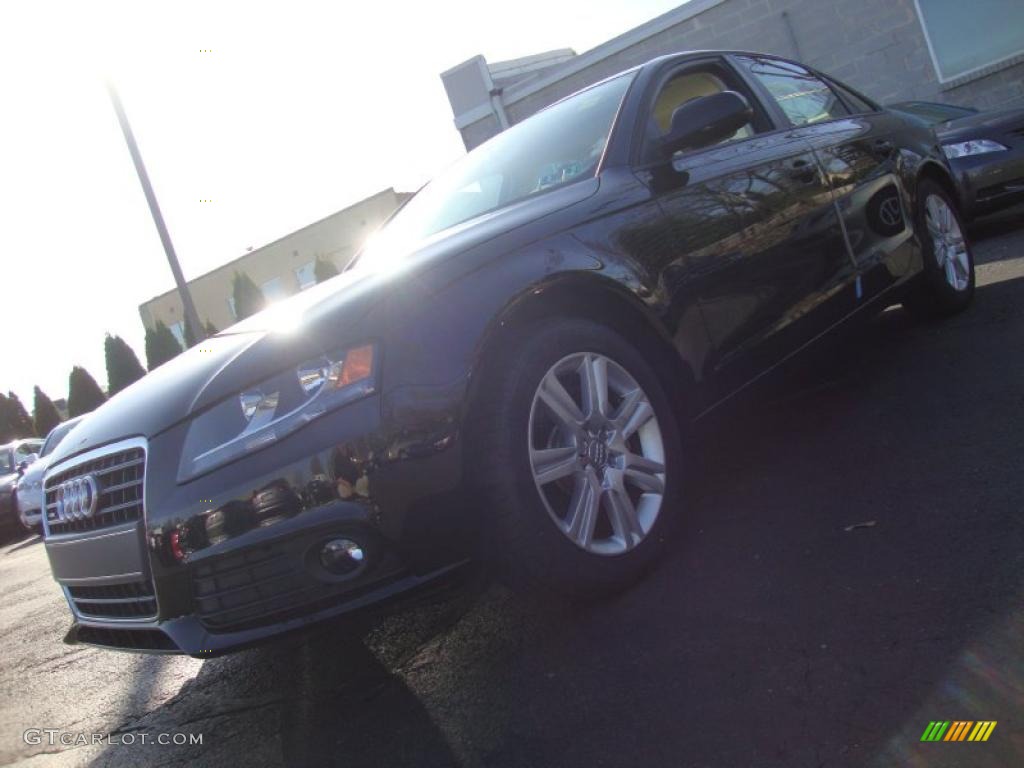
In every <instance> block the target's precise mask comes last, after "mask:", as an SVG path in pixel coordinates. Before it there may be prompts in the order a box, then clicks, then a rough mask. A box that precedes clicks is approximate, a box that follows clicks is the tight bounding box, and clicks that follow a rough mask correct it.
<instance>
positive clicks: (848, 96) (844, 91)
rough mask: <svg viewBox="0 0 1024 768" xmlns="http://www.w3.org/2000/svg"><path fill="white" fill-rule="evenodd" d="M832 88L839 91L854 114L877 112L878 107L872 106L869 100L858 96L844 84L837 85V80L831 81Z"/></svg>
mask: <svg viewBox="0 0 1024 768" xmlns="http://www.w3.org/2000/svg"><path fill="white" fill-rule="evenodd" d="M831 85H832V88H834V89H835V90H837V91H839V95H840V96H842V97H843V100H844V101H846V103H847V104H848V105H849V106H850V109H852V110H853V112H854V114H861V113H864V112H877V111H878V107H876V106H875V105H874V104H872V103H871V102H870V101H868V100H867V99H865V98H863V97H861V96H858V95H857V94H856V93H854V92H853V91H851V90H850V89H849V88H847V87H846V86H845V85H843V84H842V83H837V82H836V81H835V80H832V81H831Z"/></svg>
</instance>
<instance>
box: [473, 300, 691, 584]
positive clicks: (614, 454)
mask: <svg viewBox="0 0 1024 768" xmlns="http://www.w3.org/2000/svg"><path fill="white" fill-rule="evenodd" d="M487 383H488V392H486V393H485V394H484V396H483V398H482V399H484V400H485V401H486V402H485V403H483V404H482V407H481V408H480V412H479V413H477V414H476V420H477V423H478V424H479V425H480V427H481V429H480V430H479V434H480V440H479V442H478V444H477V447H478V454H477V456H478V458H477V461H476V466H477V470H478V479H479V481H480V482H481V484H482V486H483V488H484V495H485V498H486V502H487V505H486V506H487V513H488V514H487V523H488V525H487V530H488V533H489V534H490V535H489V537H488V543H489V544H490V547H489V554H490V555H491V556H493V557H494V558H495V559H496V560H497V561H498V562H499V564H500V569H499V572H500V573H501V574H503V575H504V576H506V578H507V580H508V581H510V582H512V583H513V584H514V585H523V586H533V587H540V588H543V589H545V590H555V591H558V592H561V593H565V594H574V595H580V594H588V593H594V592H602V591H608V590H614V589H616V588H621V587H624V586H627V585H628V584H629V583H631V582H632V581H633V580H635V579H636V578H637V577H638V576H640V575H641V574H642V573H643V572H644V571H645V570H646V569H647V568H648V567H649V566H650V565H651V564H652V563H653V562H654V560H655V559H656V558H657V556H658V554H659V553H660V551H661V549H662V548H663V546H664V544H665V541H666V538H667V536H668V534H669V531H670V529H671V528H672V525H673V523H674V521H675V517H676V515H677V513H678V509H677V508H676V502H677V499H678V492H679V486H680V484H681V482H682V478H681V471H680V470H681V461H680V454H681V449H680V433H679V427H678V424H677V421H676V416H675V410H674V409H673V408H672V407H671V404H670V401H669V399H668V395H667V394H666V387H665V386H664V384H663V383H662V381H661V380H660V379H659V377H658V375H657V374H656V373H655V370H654V368H653V367H652V366H651V364H650V363H649V362H648V361H647V360H646V359H645V358H644V356H643V355H642V354H641V353H640V352H639V351H638V350H637V349H636V348H635V347H634V346H633V345H631V344H629V343H627V342H626V341H625V340H624V339H623V338H622V337H621V336H619V335H618V334H616V333H615V332H614V331H612V330H610V329H608V328H606V327H604V326H601V325H597V324H595V323H591V322H587V321H582V320H573V319H558V320H548V321H546V322H545V323H544V324H543V325H537V326H532V327H530V328H528V329H524V330H523V331H522V332H521V333H519V334H518V340H517V341H516V342H515V343H514V344H513V349H512V350H510V354H507V355H505V356H504V357H503V360H502V362H501V363H500V364H498V365H496V366H494V370H492V371H490V373H489V376H488V378H487Z"/></svg>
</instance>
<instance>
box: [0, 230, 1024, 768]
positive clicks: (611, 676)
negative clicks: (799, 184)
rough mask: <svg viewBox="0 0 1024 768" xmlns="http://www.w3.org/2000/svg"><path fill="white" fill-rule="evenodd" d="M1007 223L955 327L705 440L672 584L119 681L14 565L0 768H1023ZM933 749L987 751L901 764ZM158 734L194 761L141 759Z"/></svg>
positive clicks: (472, 595) (384, 623)
mask: <svg viewBox="0 0 1024 768" xmlns="http://www.w3.org/2000/svg"><path fill="white" fill-rule="evenodd" d="M1021 222H1024V212H1021V211H1020V210H1018V211H1015V212H1012V213H1010V214H1008V215H1004V216H1002V217H998V218H996V219H994V220H989V221H987V222H984V223H983V224H981V225H979V226H977V227H976V228H975V237H976V240H977V246H976V250H977V260H978V269H977V274H978V288H977V297H976V302H975V304H974V306H973V307H972V308H971V309H970V310H969V311H967V312H966V313H964V314H962V315H960V316H958V317H956V318H954V319H952V320H949V321H946V322H943V323H938V324H931V323H919V322H915V321H913V320H912V319H911V318H910V317H909V316H908V315H907V314H906V313H905V312H903V310H902V309H899V308H893V309H890V310H888V311H886V312H884V313H882V314H881V315H880V316H879V317H877V318H876V319H874V320H873V321H871V322H870V323H868V324H867V325H866V326H865V327H862V328H860V329H858V330H857V331H856V332H855V333H852V334H850V337H849V338H846V339H844V340H843V341H842V342H841V343H837V344H834V345H832V346H830V347H829V348H827V349H826V350H824V351H821V352H819V353H816V354H815V355H812V356H809V357H808V358H807V359H806V360H804V361H802V362H801V363H800V364H799V365H796V366H792V370H789V371H786V372H785V373H784V374H781V375H779V376H778V377H776V381H774V383H773V385H772V386H771V387H769V388H767V389H766V391H765V392H763V393H760V394H758V395H756V396H754V397H751V398H748V399H747V400H746V401H745V402H743V403H740V404H737V405H736V406H735V407H734V408H731V409H730V411H729V412H728V413H726V414H724V415H723V416H722V417H720V418H719V419H718V420H717V421H716V422H715V425H714V429H712V430H709V434H708V435H707V436H706V437H705V438H704V439H703V440H702V441H701V445H700V460H699V472H698V477H697V478H695V487H694V492H693V503H692V506H691V508H689V509H687V510H685V511H682V510H681V511H680V514H685V515H686V519H685V523H684V525H683V526H682V530H681V532H680V534H679V536H678V538H677V540H676V541H674V542H673V546H672V547H671V550H670V553H669V556H668V557H667V558H666V560H665V561H664V563H663V564H662V565H661V566H660V567H659V568H658V569H657V570H656V571H655V572H654V573H652V574H651V575H650V576H649V577H648V578H647V579H646V580H645V581H643V582H641V583H640V584H638V585H637V586H636V587H635V588H633V589H631V590H629V591H628V592H626V593H624V594H622V595H620V596H618V597H616V598H615V599H612V600H610V601H606V602H602V603H596V604H584V605H566V604H564V603H559V602H557V601H552V600H545V599H543V598H541V597H538V596H530V597H524V596H520V595H516V594H512V593H510V592H508V591H507V590H505V589H504V588H502V587H499V586H495V585H488V584H486V583H482V582H480V581H478V580H476V579H474V578H469V579H467V583H466V584H465V585H463V586H461V587H459V588H458V589H456V590H453V591H451V592H449V593H447V594H443V595H439V596H437V597H435V598H433V599H432V600H430V601H429V602H427V603H425V604H423V605H418V606H416V607H415V608H413V609H412V610H410V611H408V612H404V613H401V614H397V615H394V616H391V617H388V618H384V619H375V620H373V621H370V620H364V621H362V622H361V623H360V626H359V627H344V626H342V627H330V628H326V629H322V630H319V631H316V632H314V633H312V634H310V635H306V636H302V637H297V638H292V639H289V640H287V641H285V642H280V643H277V644H273V645H269V646H266V647H262V648H258V649H254V650H250V651H246V652H243V653H239V654H236V655H233V656H228V657H224V658H219V659H210V660H205V661H200V660H195V659H189V658H181V657H166V656H139V655H134V654H126V653H117V652H110V651H103V650H97V649H93V648H89V647H85V646H66V645H63V644H62V642H61V639H62V637H63V635H64V633H65V631H66V630H67V627H68V624H69V614H68V611H67V607H66V604H65V602H64V600H63V597H62V596H61V594H60V592H59V590H58V589H57V587H56V585H55V584H54V582H53V581H52V580H51V579H50V576H49V571H48V568H47V564H46V558H45V554H44V552H43V548H42V546H41V545H40V542H39V540H38V538H28V539H24V540H22V541H19V542H8V543H7V544H5V545H4V546H3V547H2V548H0V589H2V600H0V648H2V655H0V762H2V763H16V764H19V765H29V766H36V765H104V766H106V765H110V766H134V765H141V764H151V765H161V766H177V765H196V766H223V765H234V764H241V763H244V764H245V765H317V766H319V765H339V766H374V767H377V766H385V767H388V766H447V765H461V766H531V768H540V767H546V766H556V767H559V768H560V767H561V766H587V767H593V766H615V767H616V768H618V767H619V766H644V767H645V768H657V767H660V766H673V767H676V766H679V767H684V766H693V767H695V768H696V767H705V766H706V767H708V768H710V767H712V766H713V767H715V768H719V767H721V766H787V767H789V766H808V767H811V766H814V767H816V766H880V767H881V766H886V767H887V766H896V765H900V766H999V767H1000V768H1002V767H1003V766H1016V765H1024V602H1022V597H1024V515H1022V499H1024V226H1022V225H1021ZM935 720H943V721H945V720H949V721H957V720H961V721H981V720H993V721H996V722H997V725H996V727H995V728H994V730H993V731H992V735H991V737H990V738H989V740H988V741H987V742H984V743H970V742H964V743H951V742H938V743H922V742H921V741H920V738H921V735H922V733H923V732H924V730H925V728H926V727H927V726H928V724H929V722H931V721H935ZM27 729H39V730H40V732H39V733H38V734H37V733H36V732H35V731H31V730H30V731H29V732H28V734H26V730H27ZM42 729H57V730H58V731H60V732H61V733H65V734H70V735H68V736H64V737H63V738H64V739H65V740H66V741H71V742H72V743H66V744H62V743H60V739H61V737H60V735H59V734H57V733H54V734H53V737H52V738H53V740H54V742H55V743H53V744H51V743H50V738H51V737H50V735H49V734H47V733H46V732H44V731H43V730H42ZM94 733H95V734H99V735H100V737H99V738H98V742H97V743H91V741H92V739H93V737H92V736H91V734H94ZM78 734H83V735H78ZM180 734H185V736H184V738H185V739H186V740H187V739H188V738H196V737H201V739H202V744H201V745H198V744H188V743H186V744H174V743H171V744H161V743H157V742H158V740H163V741H172V742H173V741H174V740H175V739H177V740H178V741H180V740H181V739H182V738H183V737H182V736H181V735H180ZM83 741H84V742H86V743H83ZM143 741H146V742H148V743H143Z"/></svg>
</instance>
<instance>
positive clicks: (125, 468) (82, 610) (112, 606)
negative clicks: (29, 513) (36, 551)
mask: <svg viewBox="0 0 1024 768" xmlns="http://www.w3.org/2000/svg"><path fill="white" fill-rule="evenodd" d="M147 450H148V445H147V442H146V439H145V438H142V437H136V438H130V439H128V440H121V441H119V442H117V443H111V444H108V445H105V446H102V447H100V448H95V449H93V450H90V451H86V452H85V453H82V454H80V455H78V456H74V457H72V458H70V459H67V460H66V461H63V462H61V463H60V464H57V465H55V466H52V467H49V468H48V469H47V471H46V474H45V476H44V477H43V500H44V514H43V515H42V524H43V535H44V538H45V539H46V545H47V547H50V548H52V547H59V548H63V547H64V546H72V547H73V546H75V544H76V543H84V542H86V541H95V540H97V539H104V538H108V537H112V536H127V538H130V539H132V540H133V542H132V544H131V546H135V547H140V548H142V549H143V551H142V553H141V554H142V558H143V562H145V561H146V559H147V558H146V553H145V551H144V547H143V545H142V541H143V538H144V537H143V536H142V533H141V532H139V526H140V525H143V524H144V520H145V497H146V492H145V491H146V458H147ZM85 474H91V475H92V476H93V477H94V478H95V479H96V482H97V483H98V485H99V492H98V496H99V502H98V504H97V507H96V511H95V513H94V514H93V515H92V516H91V517H87V518H85V519H79V520H73V521H59V520H57V519H56V515H55V511H56V510H55V508H56V499H55V498H54V495H55V491H54V489H55V488H56V487H57V486H58V485H59V484H60V483H63V482H66V481H68V480H70V479H73V478H75V477H81V476H83V475H85ZM119 495H120V498H119ZM130 534H131V535H130ZM125 546H128V544H127V542H126V544H125ZM143 569H144V570H145V571H147V573H141V572H132V573H115V574H103V573H98V574H96V575H91V574H89V575H86V576H83V577H81V578H58V582H59V583H60V586H61V589H62V590H63V592H64V596H65V598H66V599H67V601H68V605H69V606H70V608H71V612H72V614H73V615H74V617H75V619H76V620H79V621H84V622H86V623H89V622H96V623H102V624H104V625H111V624H125V625H130V624H133V623H135V624H138V623H148V622H152V621H153V620H154V619H156V618H157V616H158V615H159V612H160V611H159V605H158V602H157V597H156V590H155V588H154V585H153V580H152V578H151V576H150V574H149V573H148V570H149V569H148V567H145V566H143ZM86 625H87V624H83V626H86Z"/></svg>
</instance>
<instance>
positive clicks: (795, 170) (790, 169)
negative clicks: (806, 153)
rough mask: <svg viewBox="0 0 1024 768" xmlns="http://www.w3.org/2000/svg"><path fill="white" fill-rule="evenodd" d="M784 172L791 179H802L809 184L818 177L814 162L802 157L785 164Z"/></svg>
mask: <svg viewBox="0 0 1024 768" xmlns="http://www.w3.org/2000/svg"><path fill="white" fill-rule="evenodd" d="M786 174H787V175H788V176H789V177H790V178H792V179H796V180H797V181H802V182H803V183H804V184H810V183H811V182H813V181H816V180H817V178H818V171H817V169H816V168H815V167H814V163H813V162H811V161H810V160H804V159H803V158H800V159H798V160H793V161H792V162H791V163H790V164H789V165H788V166H786Z"/></svg>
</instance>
